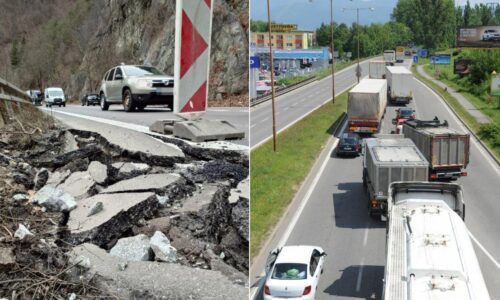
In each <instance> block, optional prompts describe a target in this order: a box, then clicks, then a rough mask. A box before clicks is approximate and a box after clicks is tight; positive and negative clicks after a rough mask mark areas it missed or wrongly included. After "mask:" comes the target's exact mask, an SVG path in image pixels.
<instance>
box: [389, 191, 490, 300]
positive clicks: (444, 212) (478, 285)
mask: <svg viewBox="0 0 500 300" xmlns="http://www.w3.org/2000/svg"><path fill="white" fill-rule="evenodd" d="M462 194H463V193H462V188H461V187H460V185H458V184H453V183H438V182H394V183H392V184H391V185H390V187H389V198H388V220H387V239H386V244H387V247H386V255H387V259H386V266H385V274H384V289H383V296H382V298H383V299H386V300H393V299H398V300H413V299H418V300H426V299H429V300H430V299H450V300H452V299H453V300H455V299H469V300H473V299H485V300H488V299H490V296H489V294H488V290H487V288H486V284H485V282H484V279H483V276H482V273H481V269H480V267H479V263H478V260H477V257H476V253H475V252H474V248H473V246H472V242H471V239H470V237H469V232H468V230H467V227H466V226H465V223H464V218H465V204H464V199H463V195H462Z"/></svg>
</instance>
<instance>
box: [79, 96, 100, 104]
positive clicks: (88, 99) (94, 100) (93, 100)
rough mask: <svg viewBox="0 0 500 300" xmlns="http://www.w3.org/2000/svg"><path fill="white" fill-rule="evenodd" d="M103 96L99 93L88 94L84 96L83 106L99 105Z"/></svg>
mask: <svg viewBox="0 0 500 300" xmlns="http://www.w3.org/2000/svg"><path fill="white" fill-rule="evenodd" d="M100 101H101V98H99V95H97V94H87V95H85V96H83V97H82V106H85V105H87V106H90V105H92V106H94V105H99V103H100Z"/></svg>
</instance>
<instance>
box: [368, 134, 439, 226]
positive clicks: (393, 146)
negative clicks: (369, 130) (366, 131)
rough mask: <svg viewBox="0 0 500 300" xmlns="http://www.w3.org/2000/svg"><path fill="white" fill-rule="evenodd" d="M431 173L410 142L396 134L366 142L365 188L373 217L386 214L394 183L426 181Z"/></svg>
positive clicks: (381, 136)
mask: <svg viewBox="0 0 500 300" xmlns="http://www.w3.org/2000/svg"><path fill="white" fill-rule="evenodd" d="M428 171H429V163H428V162H427V160H426V159H425V157H424V155H422V153H421V152H420V151H419V150H418V148H417V146H415V144H414V143H413V142H412V141H411V140H410V139H407V138H404V137H403V136H402V135H396V134H390V135H389V134H386V135H377V137H376V138H368V139H365V140H364V147H363V187H364V188H365V190H366V191H367V194H368V210H369V213H370V216H372V217H375V216H383V215H385V212H386V209H387V191H388V188H389V184H390V183H391V182H395V181H426V180H427V177H428Z"/></svg>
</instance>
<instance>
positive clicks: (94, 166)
mask: <svg viewBox="0 0 500 300" xmlns="http://www.w3.org/2000/svg"><path fill="white" fill-rule="evenodd" d="M87 171H88V172H89V174H90V176H91V177H92V179H93V180H94V181H95V182H97V183H98V184H104V183H105V182H106V180H107V179H108V167H107V166H106V165H104V164H102V163H100V162H98V161H93V162H91V163H90V165H89V167H88V169H87Z"/></svg>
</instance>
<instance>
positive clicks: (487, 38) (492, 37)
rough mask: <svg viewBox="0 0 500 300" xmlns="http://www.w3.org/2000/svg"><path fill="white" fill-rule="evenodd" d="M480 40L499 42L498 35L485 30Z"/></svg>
mask: <svg viewBox="0 0 500 300" xmlns="http://www.w3.org/2000/svg"><path fill="white" fill-rule="evenodd" d="M482 38H483V41H491V40H500V33H498V31H496V30H495V29H486V30H485V31H484V32H483V37H482Z"/></svg>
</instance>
